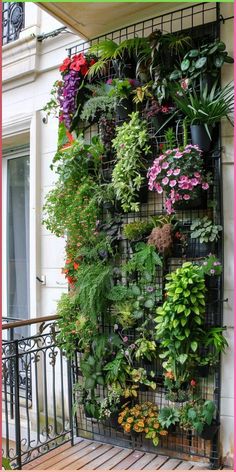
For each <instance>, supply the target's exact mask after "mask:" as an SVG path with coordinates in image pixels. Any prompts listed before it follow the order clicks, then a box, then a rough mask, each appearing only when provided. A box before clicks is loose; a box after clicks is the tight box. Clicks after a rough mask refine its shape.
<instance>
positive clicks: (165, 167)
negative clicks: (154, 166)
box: [161, 162, 170, 169]
mask: <svg viewBox="0 0 236 472" xmlns="http://www.w3.org/2000/svg"><path fill="white" fill-rule="evenodd" d="M169 165H170V164H169V162H163V164H162V166H161V168H162V169H168V167H169Z"/></svg>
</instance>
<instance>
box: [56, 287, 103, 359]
mask: <svg viewBox="0 0 236 472" xmlns="http://www.w3.org/2000/svg"><path fill="white" fill-rule="evenodd" d="M56 313H57V315H58V316H59V320H58V328H59V333H58V334H57V337H56V341H57V343H58V345H59V346H60V348H61V349H62V350H63V352H64V353H65V354H66V356H67V357H71V356H73V355H74V352H75V350H76V349H79V350H80V351H81V352H83V351H85V350H86V349H87V348H88V347H89V344H90V339H91V336H92V334H93V333H94V331H96V330H97V326H96V323H95V322H93V321H92V320H91V319H90V318H87V317H86V316H85V315H84V314H83V313H82V312H81V311H80V307H79V304H78V301H77V300H76V299H75V298H74V297H73V296H72V295H71V294H68V293H63V294H62V296H61V298H60V300H59V302H58V304H57V312H56Z"/></svg>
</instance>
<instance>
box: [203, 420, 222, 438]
mask: <svg viewBox="0 0 236 472" xmlns="http://www.w3.org/2000/svg"><path fill="white" fill-rule="evenodd" d="M219 427H220V424H219V423H217V422H216V421H213V423H212V424H211V425H210V426H208V425H207V424H206V425H205V426H204V427H203V430H202V432H201V433H200V434H199V435H198V436H199V437H200V438H202V439H205V440H206V441H210V440H212V439H213V438H214V436H215V435H216V433H217V431H218V429H219Z"/></svg>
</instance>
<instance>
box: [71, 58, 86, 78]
mask: <svg viewBox="0 0 236 472" xmlns="http://www.w3.org/2000/svg"><path fill="white" fill-rule="evenodd" d="M83 66H86V67H88V66H87V61H86V59H85V57H84V55H83V54H77V55H76V56H74V57H73V58H72V62H71V65H70V69H72V70H75V71H77V72H80V71H81V73H82V74H83V72H82V68H83Z"/></svg>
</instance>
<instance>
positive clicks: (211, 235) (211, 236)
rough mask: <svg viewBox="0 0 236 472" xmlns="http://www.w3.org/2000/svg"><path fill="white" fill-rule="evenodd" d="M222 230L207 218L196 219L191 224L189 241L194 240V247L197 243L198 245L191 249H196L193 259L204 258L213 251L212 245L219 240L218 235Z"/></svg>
mask: <svg viewBox="0 0 236 472" xmlns="http://www.w3.org/2000/svg"><path fill="white" fill-rule="evenodd" d="M222 229H223V228H222V226H221V225H215V224H214V223H213V221H211V220H210V219H209V218H208V217H207V216H204V217H203V218H198V219H196V220H194V221H193V222H192V224H191V226H190V237H191V240H195V241H194V243H195V245H196V242H198V241H199V243H200V245H198V246H197V248H196V247H195V245H194V248H193V249H197V250H195V251H194V255H195V257H202V256H206V255H207V254H209V252H211V250H212V249H213V244H212V243H214V242H216V241H217V240H218V239H219V233H220V231H222ZM196 240H197V241H196ZM190 245H191V243H190Z"/></svg>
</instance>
